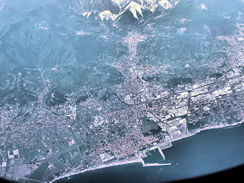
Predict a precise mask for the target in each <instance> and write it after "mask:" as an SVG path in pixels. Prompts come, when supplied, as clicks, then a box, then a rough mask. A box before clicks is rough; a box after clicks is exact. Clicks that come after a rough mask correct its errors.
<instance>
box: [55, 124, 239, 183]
mask: <svg viewBox="0 0 244 183" xmlns="http://www.w3.org/2000/svg"><path fill="white" fill-rule="evenodd" d="M243 123H244V121H241V122H238V123H235V124H222V125H218V126H214V127H206V128H203V129H199V130H197V131H196V132H195V133H192V134H188V135H186V136H183V137H181V138H178V139H175V140H173V141H171V143H172V142H176V141H179V140H182V139H185V138H187V137H191V136H194V135H196V134H198V133H200V132H203V131H208V130H214V129H225V128H236V127H238V126H239V125H242V124H243ZM163 150H164V149H163ZM137 163H139V164H140V165H142V167H149V166H170V165H171V163H166V164H159V163H152V164H144V162H143V160H142V158H141V157H138V158H137V159H129V160H123V161H115V162H113V163H109V164H103V165H100V166H97V167H91V168H88V169H85V170H81V171H74V172H71V173H68V174H66V175H63V176H60V177H57V178H55V179H53V180H51V181H50V182H51V183H53V182H56V181H58V180H61V179H64V178H68V177H70V176H74V175H78V174H83V173H86V172H90V171H95V170H99V169H104V168H109V167H115V166H122V165H129V164H137Z"/></svg>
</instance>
